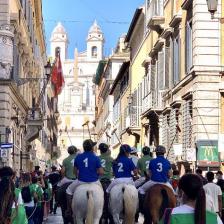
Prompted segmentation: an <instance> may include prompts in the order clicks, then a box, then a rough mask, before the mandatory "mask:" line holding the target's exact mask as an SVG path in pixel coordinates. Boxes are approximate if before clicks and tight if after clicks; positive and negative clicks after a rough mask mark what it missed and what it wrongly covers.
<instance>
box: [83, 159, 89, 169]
mask: <svg viewBox="0 0 224 224" xmlns="http://www.w3.org/2000/svg"><path fill="white" fill-rule="evenodd" d="M83 162H84V163H85V167H88V158H86V159H84V160H83Z"/></svg>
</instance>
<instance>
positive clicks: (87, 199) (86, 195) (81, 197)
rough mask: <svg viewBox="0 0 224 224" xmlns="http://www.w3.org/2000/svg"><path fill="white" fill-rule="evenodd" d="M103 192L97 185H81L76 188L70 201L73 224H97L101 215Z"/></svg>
mask: <svg viewBox="0 0 224 224" xmlns="http://www.w3.org/2000/svg"><path fill="white" fill-rule="evenodd" d="M103 205H104V192H103V189H102V187H101V186H100V185H99V184H95V183H92V184H82V185H80V186H78V187H77V189H76V190H75V193H74V195H73V199H72V210H73V214H74V223H76V224H83V220H84V219H86V224H98V223H99V221H100V218H101V216H102V213H103Z"/></svg>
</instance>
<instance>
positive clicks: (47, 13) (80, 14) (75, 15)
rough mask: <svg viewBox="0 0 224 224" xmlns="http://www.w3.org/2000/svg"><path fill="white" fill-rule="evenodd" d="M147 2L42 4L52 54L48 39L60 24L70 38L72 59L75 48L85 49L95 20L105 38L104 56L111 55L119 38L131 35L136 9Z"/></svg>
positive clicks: (52, 0) (54, 0)
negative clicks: (59, 22)
mask: <svg viewBox="0 0 224 224" xmlns="http://www.w3.org/2000/svg"><path fill="white" fill-rule="evenodd" d="M143 3H144V0H111V1H108V0H43V14H44V23H45V32H46V38H47V40H46V41H47V46H48V52H49V45H50V44H49V39H50V35H51V32H52V30H53V28H54V27H55V26H56V24H57V22H58V21H61V22H62V24H63V25H64V27H65V28H66V31H67V33H68V36H69V41H70V44H69V58H73V57H74V56H73V55H74V48H75V47H76V46H77V47H78V50H79V51H83V50H85V49H86V42H85V40H86V36H87V34H88V30H89V28H90V26H91V25H92V23H93V22H94V19H96V20H97V22H98V24H99V25H100V26H101V29H102V31H103V32H104V36H105V41H106V42H105V54H106V55H109V54H110V53H111V49H112V48H114V47H115V45H116V43H117V40H118V38H119V36H120V35H121V34H123V33H126V32H127V31H128V27H129V25H130V22H131V19H132V17H133V15H134V12H135V9H136V8H137V7H139V6H141V5H142V4H143Z"/></svg>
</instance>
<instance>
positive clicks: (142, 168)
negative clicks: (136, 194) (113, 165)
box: [135, 146, 152, 188]
mask: <svg viewBox="0 0 224 224" xmlns="http://www.w3.org/2000/svg"><path fill="white" fill-rule="evenodd" d="M142 154H143V157H142V158H141V159H139V160H138V163H137V168H138V172H139V174H140V175H141V177H140V178H139V179H137V180H136V181H135V187H136V188H138V187H140V186H141V185H142V184H143V183H144V182H145V180H146V176H147V174H148V170H149V163H150V160H151V159H152V156H151V153H150V148H149V147H148V146H144V147H143V148H142Z"/></svg>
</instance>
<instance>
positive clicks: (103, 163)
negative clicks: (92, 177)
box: [101, 159, 106, 168]
mask: <svg viewBox="0 0 224 224" xmlns="http://www.w3.org/2000/svg"><path fill="white" fill-rule="evenodd" d="M101 166H102V167H103V168H105V167H106V160H105V159H101Z"/></svg>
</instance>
